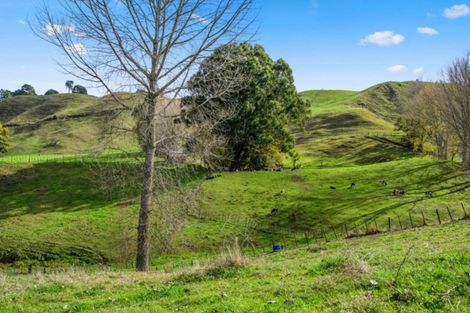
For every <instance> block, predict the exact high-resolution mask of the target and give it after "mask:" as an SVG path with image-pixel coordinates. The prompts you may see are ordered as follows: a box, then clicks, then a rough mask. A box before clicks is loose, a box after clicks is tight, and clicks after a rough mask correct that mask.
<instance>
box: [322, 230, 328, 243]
mask: <svg viewBox="0 0 470 313" xmlns="http://www.w3.org/2000/svg"><path fill="white" fill-rule="evenodd" d="M321 231H322V234H323V238H325V242H328V238H326V233H325V229H324V228H323V227H322V228H321Z"/></svg>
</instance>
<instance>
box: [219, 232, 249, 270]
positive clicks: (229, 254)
mask: <svg viewBox="0 0 470 313" xmlns="http://www.w3.org/2000/svg"><path fill="white" fill-rule="evenodd" d="M247 263H248V260H247V259H246V257H245V256H244V255H243V252H242V250H241V248H240V244H239V243H238V238H235V240H234V241H233V243H232V244H231V245H230V246H229V247H227V251H226V252H225V253H222V255H221V258H220V260H219V266H228V267H243V266H245V265H246V264H247Z"/></svg>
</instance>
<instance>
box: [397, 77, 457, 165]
mask: <svg viewBox="0 0 470 313" xmlns="http://www.w3.org/2000/svg"><path fill="white" fill-rule="evenodd" d="M403 100H404V101H401V104H402V112H401V113H402V121H401V122H402V123H406V124H407V125H402V128H405V129H406V130H407V132H408V137H409V140H411V141H413V145H414V146H415V148H416V147H417V146H420V147H421V148H424V147H423V146H424V145H425V144H426V143H429V144H431V145H432V147H433V148H434V149H433V150H434V151H433V152H434V153H435V155H436V157H438V158H439V159H442V160H447V159H448V157H449V155H454V154H455V152H454V151H455V141H456V138H455V135H454V133H453V130H452V129H450V128H449V127H448V124H447V122H446V119H445V115H444V112H443V109H442V108H443V106H444V105H445V103H446V100H445V94H444V92H443V84H440V83H423V82H416V83H413V84H412V86H411V87H410V91H409V94H408V96H406V97H404V99H403ZM417 150H419V149H417Z"/></svg>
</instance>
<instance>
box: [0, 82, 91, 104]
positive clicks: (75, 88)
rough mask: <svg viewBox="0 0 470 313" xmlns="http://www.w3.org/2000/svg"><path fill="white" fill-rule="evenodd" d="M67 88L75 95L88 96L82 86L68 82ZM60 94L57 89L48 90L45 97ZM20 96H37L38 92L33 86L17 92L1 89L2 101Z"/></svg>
mask: <svg viewBox="0 0 470 313" xmlns="http://www.w3.org/2000/svg"><path fill="white" fill-rule="evenodd" d="M65 86H66V88H67V90H68V91H69V93H75V94H82V95H87V94H88V90H87V89H86V88H85V87H83V86H82V85H75V84H74V82H73V81H71V80H68V81H67V82H66V83H65ZM57 94H59V92H58V91H57V90H55V89H49V90H47V91H46V92H45V93H44V95H45V96H50V95H57ZM18 96H37V93H36V90H35V89H34V87H33V86H31V85H29V84H24V85H23V86H21V88H20V89H17V90H15V91H11V90H8V89H0V101H3V100H6V99H8V98H11V97H18Z"/></svg>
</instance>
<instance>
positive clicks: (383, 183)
mask: <svg viewBox="0 0 470 313" xmlns="http://www.w3.org/2000/svg"><path fill="white" fill-rule="evenodd" d="M380 184H381V185H382V186H387V185H388V184H387V181H386V180H381V181H380Z"/></svg>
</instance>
